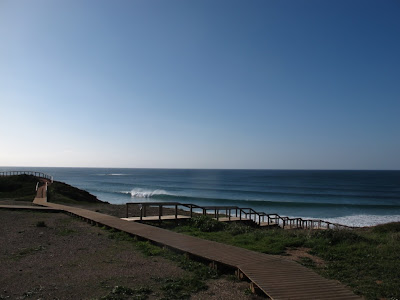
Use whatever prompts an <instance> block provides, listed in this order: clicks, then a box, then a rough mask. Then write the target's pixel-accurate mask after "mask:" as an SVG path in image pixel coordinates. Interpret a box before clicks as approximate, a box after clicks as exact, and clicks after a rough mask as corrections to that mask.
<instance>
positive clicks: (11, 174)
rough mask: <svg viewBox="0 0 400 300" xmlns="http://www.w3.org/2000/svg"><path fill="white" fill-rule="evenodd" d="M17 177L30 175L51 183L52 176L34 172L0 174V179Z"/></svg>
mask: <svg viewBox="0 0 400 300" xmlns="http://www.w3.org/2000/svg"><path fill="white" fill-rule="evenodd" d="M18 175H31V176H35V177H38V178H43V179H48V180H50V181H51V182H53V176H50V175H48V174H46V173H43V172H36V171H2V172H0V176H1V177H5V176H18Z"/></svg>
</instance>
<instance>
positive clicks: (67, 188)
mask: <svg viewBox="0 0 400 300" xmlns="http://www.w3.org/2000/svg"><path fill="white" fill-rule="evenodd" d="M47 200H48V201H50V202H60V203H69V204H77V203H93V204H95V203H104V202H103V201H101V200H99V199H97V197H96V196H94V195H92V194H90V193H89V192H87V191H84V190H81V189H78V188H76V187H73V186H71V185H69V184H66V183H63V182H59V181H54V182H53V183H52V184H51V185H49V188H48V192H47Z"/></svg>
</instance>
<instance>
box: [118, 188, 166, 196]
mask: <svg viewBox="0 0 400 300" xmlns="http://www.w3.org/2000/svg"><path fill="white" fill-rule="evenodd" d="M122 193H123V194H130V195H131V197H132V198H151V197H153V196H157V195H169V193H167V192H166V191H164V190H146V189H141V188H134V189H132V190H131V191H128V192H122Z"/></svg>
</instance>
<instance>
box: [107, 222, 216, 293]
mask: <svg viewBox="0 0 400 300" xmlns="http://www.w3.org/2000/svg"><path fill="white" fill-rule="evenodd" d="M108 232H109V236H108V237H109V238H110V239H114V240H118V241H121V240H122V241H128V242H131V243H133V244H134V246H135V248H136V249H137V250H139V251H140V252H141V253H143V254H144V255H145V256H160V257H163V258H166V259H169V260H171V261H174V262H175V263H177V264H178V266H179V267H180V268H182V269H183V270H186V271H188V272H190V273H189V275H188V276H185V277H179V278H155V280H156V281H157V282H161V283H162V286H161V290H162V295H161V298H160V299H163V300H173V299H174V300H175V299H176V300H180V299H189V298H190V295H191V294H193V293H196V292H199V291H201V290H205V289H207V285H206V280H208V279H216V278H218V277H219V274H218V272H217V271H216V270H213V269H210V268H208V267H207V266H206V265H204V264H202V263H200V262H196V261H193V260H191V259H189V258H187V257H186V256H185V255H182V254H177V253H175V252H172V251H170V250H168V249H166V248H161V247H158V246H155V245H153V244H151V243H150V242H148V241H140V240H138V239H136V238H133V237H131V236H130V235H129V234H127V233H125V232H120V231H115V230H113V229H111V230H108ZM115 296H116V295H115V294H110V295H108V296H107V297H114V298H104V299H125V298H123V297H125V296H124V295H120V296H121V298H117V297H115ZM140 297H143V298H140ZM146 297H147V296H146V295H142V296H138V298H134V299H147V298H146Z"/></svg>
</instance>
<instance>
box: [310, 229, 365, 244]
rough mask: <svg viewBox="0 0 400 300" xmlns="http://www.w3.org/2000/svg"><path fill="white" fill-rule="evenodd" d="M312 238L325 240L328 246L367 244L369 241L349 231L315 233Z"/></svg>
mask: <svg viewBox="0 0 400 300" xmlns="http://www.w3.org/2000/svg"><path fill="white" fill-rule="evenodd" d="M314 237H317V238H323V239H325V240H327V242H328V244H329V245H336V244H339V243H356V242H357V243H358V242H368V241H369V240H368V239H367V238H365V237H363V236H361V235H359V234H357V233H355V232H354V231H351V230H322V231H316V232H315V234H314Z"/></svg>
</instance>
